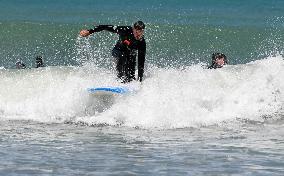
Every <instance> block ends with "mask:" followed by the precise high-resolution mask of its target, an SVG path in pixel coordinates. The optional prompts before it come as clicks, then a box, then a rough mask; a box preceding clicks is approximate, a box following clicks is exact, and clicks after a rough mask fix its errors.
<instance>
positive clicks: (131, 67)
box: [126, 55, 136, 82]
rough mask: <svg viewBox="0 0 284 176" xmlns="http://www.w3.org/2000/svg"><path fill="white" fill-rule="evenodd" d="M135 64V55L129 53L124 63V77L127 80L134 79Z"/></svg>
mask: <svg viewBox="0 0 284 176" xmlns="http://www.w3.org/2000/svg"><path fill="white" fill-rule="evenodd" d="M135 66H136V55H130V56H129V57H128V59H127V65H126V70H127V71H126V78H127V81H128V82H130V81H133V80H135Z"/></svg>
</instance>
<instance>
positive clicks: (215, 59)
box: [212, 53, 228, 68]
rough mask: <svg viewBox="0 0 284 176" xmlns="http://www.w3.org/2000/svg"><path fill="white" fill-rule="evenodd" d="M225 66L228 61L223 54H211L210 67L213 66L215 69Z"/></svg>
mask: <svg viewBox="0 0 284 176" xmlns="http://www.w3.org/2000/svg"><path fill="white" fill-rule="evenodd" d="M226 64H228V60H227V57H226V55H225V54H223V53H213V54H212V65H214V67H215V68H221V67H223V66H224V65H226Z"/></svg>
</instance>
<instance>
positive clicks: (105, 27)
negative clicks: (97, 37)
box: [80, 25, 119, 37]
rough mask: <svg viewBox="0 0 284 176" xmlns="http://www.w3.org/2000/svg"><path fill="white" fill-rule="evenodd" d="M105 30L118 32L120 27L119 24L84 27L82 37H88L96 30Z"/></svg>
mask: <svg viewBox="0 0 284 176" xmlns="http://www.w3.org/2000/svg"><path fill="white" fill-rule="evenodd" d="M103 30H106V31H109V32H112V33H118V32H119V28H118V27H117V26H113V25H98V26H94V28H92V29H89V30H87V29H83V30H81V31H80V35H81V36H82V37H87V36H89V35H91V34H93V33H95V32H101V31H103Z"/></svg>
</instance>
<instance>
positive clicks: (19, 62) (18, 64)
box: [16, 60, 26, 69]
mask: <svg viewBox="0 0 284 176" xmlns="http://www.w3.org/2000/svg"><path fill="white" fill-rule="evenodd" d="M16 68H17V69H25V68H26V65H25V64H24V63H23V61H21V60H18V61H17V62H16Z"/></svg>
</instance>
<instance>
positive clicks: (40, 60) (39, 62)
mask: <svg viewBox="0 0 284 176" xmlns="http://www.w3.org/2000/svg"><path fill="white" fill-rule="evenodd" d="M35 63H36V68H39V67H44V65H43V60H42V57H41V56H37V57H36V60H35Z"/></svg>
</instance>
